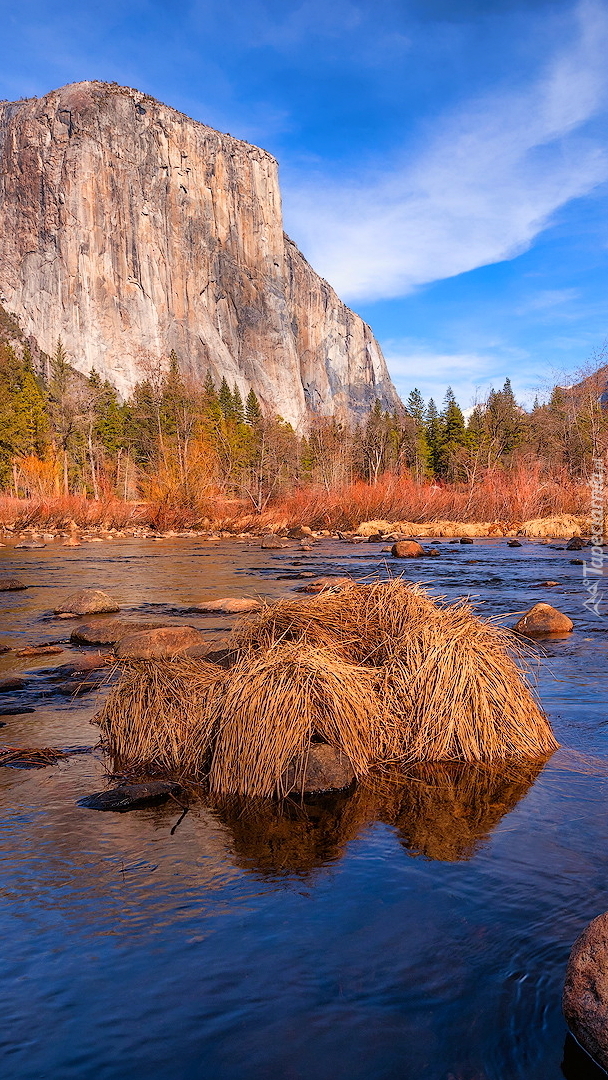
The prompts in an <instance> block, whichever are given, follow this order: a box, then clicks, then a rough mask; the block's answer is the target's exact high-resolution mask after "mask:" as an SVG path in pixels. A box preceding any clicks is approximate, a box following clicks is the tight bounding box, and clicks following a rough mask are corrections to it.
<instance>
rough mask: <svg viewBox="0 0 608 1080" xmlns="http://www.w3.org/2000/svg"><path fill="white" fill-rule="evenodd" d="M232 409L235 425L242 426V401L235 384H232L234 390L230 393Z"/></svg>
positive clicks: (243, 415)
mask: <svg viewBox="0 0 608 1080" xmlns="http://www.w3.org/2000/svg"><path fill="white" fill-rule="evenodd" d="M232 408H233V412H234V419H235V420H236V422H237V424H242V423H243V422H244V420H245V409H244V406H243V399H242V397H241V394H240V391H239V388H238V386H237V385H236V383H235V384H234V390H233V391H232Z"/></svg>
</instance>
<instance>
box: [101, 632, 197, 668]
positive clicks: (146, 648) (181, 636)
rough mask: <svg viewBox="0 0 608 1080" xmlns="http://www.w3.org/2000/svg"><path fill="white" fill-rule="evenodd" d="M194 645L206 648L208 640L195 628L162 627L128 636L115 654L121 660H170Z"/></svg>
mask: <svg viewBox="0 0 608 1080" xmlns="http://www.w3.org/2000/svg"><path fill="white" fill-rule="evenodd" d="M194 645H200V646H205V645H206V639H205V637H204V635H203V634H201V632H200V630H196V629H195V628H194V627H193V626H160V627H158V628H157V629H156V630H140V631H139V632H138V633H136V634H127V636H126V637H123V638H121V639H120V641H119V642H118V644H117V645H116V648H115V653H116V656H117V657H118V658H119V659H120V660H126V659H129V660H168V659H170V658H171V657H172V656H177V654H178V653H183V652H186V650H187V649H190V648H191V647H192V646H194ZM207 651H208V650H207Z"/></svg>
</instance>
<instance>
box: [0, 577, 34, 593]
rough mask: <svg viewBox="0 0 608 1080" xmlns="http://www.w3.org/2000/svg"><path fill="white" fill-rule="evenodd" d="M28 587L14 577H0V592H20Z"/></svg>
mask: <svg viewBox="0 0 608 1080" xmlns="http://www.w3.org/2000/svg"><path fill="white" fill-rule="evenodd" d="M27 588H28V586H27V585H25V584H24V582H23V581H20V580H19V578H16V577H0V592H20V591H21V589H27Z"/></svg>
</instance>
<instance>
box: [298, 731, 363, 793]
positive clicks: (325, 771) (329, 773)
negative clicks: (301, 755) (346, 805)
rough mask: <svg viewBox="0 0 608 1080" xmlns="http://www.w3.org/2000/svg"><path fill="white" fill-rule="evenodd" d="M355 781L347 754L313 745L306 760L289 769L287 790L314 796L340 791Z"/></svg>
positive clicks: (332, 748)
mask: <svg viewBox="0 0 608 1080" xmlns="http://www.w3.org/2000/svg"><path fill="white" fill-rule="evenodd" d="M354 781H355V774H354V772H353V768H352V765H351V763H350V761H349V760H348V758H347V757H346V755H345V754H341V753H340V751H339V750H335V749H334V747H333V746H327V745H326V744H325V743H312V745H311V747H310V750H309V752H308V755H307V758H306V760H305V761H302V762H300V763H299V764H297V765H295V766H292V768H290V769H289V771H288V773H287V777H286V780H285V788H286V790H287V791H288V792H297V793H298V794H302V793H304V794H312V793H314V792H322V791H340V790H341V789H342V788H347V787H350V785H351V784H353V783H354Z"/></svg>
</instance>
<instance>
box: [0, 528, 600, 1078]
mask: <svg viewBox="0 0 608 1080" xmlns="http://www.w3.org/2000/svg"><path fill="white" fill-rule="evenodd" d="M556 543H557V542H556ZM557 546H558V547H563V545H559V544H558V545H557ZM440 551H441V552H442V555H441V558H439V559H434V560H428V561H424V562H420V563H416V564H407V571H408V574H409V575H410V576H416V577H419V578H421V579H422V580H424V581H426V582H427V583H428V584H429V586H430V587H431V588H432V589H433V590H434V591H435V592H436V593H437V594H440V595H446V596H448V597H454V598H455V597H456V596H461V595H463V594H470V595H474V596H475V597H477V598H478V600H479V603H480V605H481V606H480V611H481V612H482V613H483V614H487V615H495V614H499V613H505V612H516V611H523V610H524V609H526V608H527V607H529V606H530V605H531V604H532V603H533V602H535V601H537V600H548V601H549V602H552V603H553V604H555V605H556V606H557V607H559V608H560V609H561V610H562V611H565V612H567V613H568V614H569V615H570V616H571V618H572V619H573V620H574V622H575V631H574V633H573V634H572V635H570V636H569V637H568V638H566V639H563V640H555V641H551V642H550V643H548V644H546V645H545V646H544V648H543V652H544V655H543V658H542V660H541V663H540V668H539V673H538V685H539V691H540V695H541V698H542V701H543V703H544V706H545V708H546V709H547V711H548V712H549V714H550V716H551V718H552V721H553V724H554V727H555V730H556V734H557V737H558V739H559V741H560V744H561V746H562V748H561V749H560V750H559V751H557V752H556V754H555V755H554V756H553V758H552V759H551V760H550V761H549V762H548V763H547V764H546V765H545V766H544V767H543V768H542V769H536V770H535V769H527V770H525V769H524V770H521V771H519V772H517V773H515V772H513V773H512V774H511V775H509V776H507V777H505V776H504V775H503V776H495V775H494V774H492V773H487V774H481V775H480V774H479V772H476V773H474V774H472V773H471V772H470V771H469V772H467V771H466V770H463V772H462V774H461V775H458V776H455V775H453V774H450V775H445V773H443V774H442V772H441V770H439V771H438V772H437V773H436V774H435V775H434V776H433V777H431V778H429V777H428V776H427V777H426V778H424V782H423V783H421V780H420V778H412V779H410V780H409V781H407V782H406V783H404V784H403V785H402V787H400V788H395V790H393V791H391V792H389V793H388V794H387V793H386V792H384V793H380V794H378V793H375V792H368V791H359V792H357V793H355V794H354V795H351V796H345V795H341V796H340V797H337V798H326V799H322V800H318V801H317V802H316V803H314V804H313V805H312V806H311V807H310V808H309V809H308V811H305V810H302V809H298V808H297V807H295V808H293V809H292V812H291V814H290V815H288V816H284V815H280V814H278V813H277V812H276V811H275V810H274V809H273V808H271V807H269V808H267V809H265V810H264V809H260V808H256V809H255V810H253V809H252V810H251V812H248V811H247V810H246V809H245V810H241V811H240V812H239V813H238V814H237V813H234V812H228V811H219V810H217V809H216V810H212V809H209V808H206V807H205V806H204V805H200V806H198V807H195V808H193V809H192V810H191V811H190V812H189V813H188V814H187V815H186V816H185V817H184V818H183V820H182V821H181V822H180V823H179V825H178V826H177V828H174V827H175V826H176V825H177V822H178V818H179V816H180V810H179V807H177V806H175V805H173V804H165V806H163V807H159V808H151V809H146V810H140V811H134V812H131V813H126V814H111V813H106V814H104V813H98V812H94V811H91V810H85V809H82V808H80V807H78V806H77V800H78V799H79V798H81V797H82V796H84V795H87V794H90V793H91V792H94V791H99V790H101V789H103V787H104V786H105V775H104V762H103V758H102V756H101V754H100V752H99V751H98V750H94V751H93V752H92V753H88V754H82V755H77V756H74V757H70V758H68V759H65V760H64V761H62V762H61V763H60V764H58V765H55V766H52V767H48V768H46V769H41V770H22V769H21V770H18V769H11V768H0V806H1V836H0V847H1V867H0V897H1V901H0V935H1V940H2V962H1V964H0V1015H1V1016H2V1026H1V1034H0V1059H1V1060H2V1062H3V1066H2V1075H3V1076H6V1077H10V1078H11V1080H39V1078H44V1080H141V1078H144V1077H145V1078H146V1080H199V1078H200V1080H202V1078H205V1080H269V1078H276V1080H427V1078H428V1080H520V1078H521V1080H524V1078H525V1080H529V1078H534V1080H558V1078H560V1077H563V1076H566V1077H567V1078H568V1080H589V1078H590V1077H591V1076H592V1075H593V1072H592V1070H590V1069H589V1068H588V1067H587V1066H586V1065H585V1063H584V1062H582V1061H581V1060H580V1056H579V1055H578V1053H577V1051H576V1048H573V1047H572V1046H568V1045H566V1058H565V1059H564V1040H565V1036H566V1031H565V1026H564V1023H563V1020H562V1018H561V1013H560V995H561V987H562V982H563V975H564V968H565V964H566V960H567V957H568V953H569V950H570V947H571V945H572V943H573V941H574V939H575V938H576V937H577V935H578V934H579V933H580V931H581V930H582V929H583V927H584V926H585V925H586V924H587V923H588V922H589V921H590V920H591V919H592V918H594V917H595V916H596V915H598V914H599V913H600V912H603V911H605V910H606V909H608V737H607V731H608V708H607V705H608V679H607V664H606V660H607V648H608V616H607V617H605V618H598V617H596V616H595V615H594V614H593V613H592V612H591V613H589V612H588V611H587V610H585V608H584V607H583V604H584V601H585V599H586V595H587V594H586V592H585V591H584V588H583V578H582V570H583V567H582V566H578V565H577V566H574V565H571V564H570V558H571V555H570V553H569V552H566V551H564V550H554V549H553V548H552V547H551V546H550V545H548V544H544V543H541V542H526V541H524V543H523V546H522V547H521V548H509V547H507V546H506V543H505V542H504V541H499V540H479V541H476V542H475V544H473V545H466V546H465V545H462V546H461V545H452V544H449V543H448V542H442V543H441V547H440ZM577 554H578V553H577ZM582 555H583V557H585V552H583V553H582ZM587 557H588V556H587ZM387 558H388V559H389V561H390V556H386V555H385V554H383V553H382V551H381V548H380V546H379V545H374V544H367V543H366V544H362V545H349V544H345V543H339V542H335V541H330V540H328V541H324V542H323V541H322V542H320V543H318V544H317V545H316V546H315V547H314V548H313V549H312V550H311V551H303V550H301V549H300V547H299V545H297V544H294V545H292V546H291V547H290V548H287V549H284V550H282V551H278V552H267V551H262V550H261V549H260V545H259V542H257V541H252V542H251V543H249V542H245V543H237V542H236V541H235V542H228V541H223V542H219V543H212V542H207V541H204V540H197V539H188V540H186V539H181V540H179V539H178V540H158V541H152V540H147V541H141V540H135V539H125V540H116V541H114V542H107V543H99V544H89V545H83V546H82V547H81V548H77V549H65V548H62V547H60V546H54V545H49V546H48V547H47V548H46V549H44V550H39V551H23V550H22V551H14V550H13V549H11V548H8V547H7V548H4V549H2V550H0V575H3V574H15V575H18V576H19V577H21V578H22V579H23V580H24V581H25V582H27V583H28V584H29V585H30V586H31V587H30V588H29V589H28V590H27V591H26V592H20V593H1V594H0V637H1V638H3V639H5V640H8V641H10V642H11V643H12V644H14V645H19V644H32V643H41V642H45V641H49V640H53V641H57V640H59V639H66V638H67V637H68V636H69V632H70V630H71V628H72V627H71V625H70V623H69V622H68V623H66V622H59V621H57V620H56V619H54V618H53V616H52V610H53V608H54V607H55V606H57V603H58V602H59V601H60V600H62V599H64V598H65V596H66V595H67V594H68V593H69V592H70V591H72V590H73V589H75V588H81V587H86V586H90V587H99V588H103V589H105V590H107V591H108V592H110V593H111V594H112V595H113V596H115V597H116V598H117V599H118V601H119V602H120V603H121V606H122V614H125V615H127V616H129V615H133V616H134V617H137V618H140V619H141V618H154V619H156V618H158V617H162V618H163V619H164V618H166V619H167V621H168V622H170V621H175V622H177V621H179V620H180V619H181V620H183V621H185V622H186V623H187V624H190V625H196V626H199V627H201V628H205V629H208V630H209V631H210V632H212V633H214V632H216V631H217V630H221V629H223V628H225V627H227V626H228V625H229V620H227V619H224V620H222V619H218V618H217V617H206V616H200V615H192V614H191V613H189V614H187V615H186V616H184V615H183V612H184V609H187V608H188V606H189V605H191V604H193V603H197V602H200V601H203V600H206V599H212V598H217V597H220V596H241V595H262V596H268V597H275V596H279V595H282V594H285V593H286V592H288V591H290V590H291V589H292V588H293V587H294V585H295V584H297V582H295V581H290V580H289V579H290V577H293V576H294V575H295V574H297V573H300V572H303V571H304V572H310V571H314V572H317V573H319V574H322V573H340V572H343V571H347V572H349V573H353V574H355V575H357V576H368V575H374V574H380V576H385V575H386V574H387V573H388V572H389V571H390V569H392V568H391V567H388V565H387V563H386V560H387ZM414 571H415V574H414ZM547 579H552V580H557V581H559V582H560V583H561V585H560V586H559V587H557V588H555V589H547V588H543V587H540V583H541V582H543V581H545V580H547ZM509 621H510V622H514V621H515V619H512V620H508V622H509ZM89 651H90V650H89ZM74 655H75V650H71V649H70V648H69V645H66V651H65V652H64V654H62V655H60V656H49V657H44V658H42V657H39V658H32V659H30V660H24V659H21V660H19V659H18V658H16V657H15V656H14V654H6V655H5V656H2V657H0V678H2V677H6V676H8V675H13V674H15V675H17V674H24V675H25V677H26V688H25V690H22V691H21V692H19V693H17V694H15V693H14V692H13V693H11V694H8V693H7V694H4V695H0V699H2V700H1V702H0V708H1V709H2V711H3V712H4V713H5V715H3V716H2V717H0V719H1V720H2V721H3V722H4V724H5V727H4V728H3V729H2V730H1V731H0V742H1V743H3V744H6V745H11V746H58V747H62V746H63V747H65V746H68V745H89V746H92V745H94V744H95V742H96V740H97V728H96V727H94V726H91V724H90V720H91V717H92V716H93V715H94V713H95V711H96V709H97V708H98V706H99V696H98V694H97V693H96V692H95V691H89V692H88V693H81V694H74V693H73V688H72V686H71V685H70V683H69V680H67V683H66V679H65V678H64V679H63V680H59V679H58V676H57V671H56V669H57V667H58V666H59V665H60V664H65V663H67V662H68V661H70V660H72V659H74ZM75 685H78V684H77V683H76V684H75ZM85 689H86V688H85ZM18 708H29V709H32V710H34V711H32V712H27V713H21V714H18V715H17V714H15V712H14V711H13V714H12V715H7V714H6V713H7V711H9V710H11V709H13V710H16V709H18ZM172 830H173V831H172Z"/></svg>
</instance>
